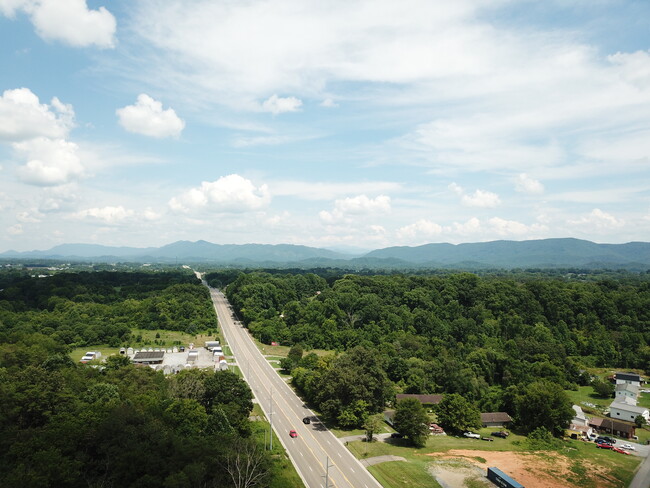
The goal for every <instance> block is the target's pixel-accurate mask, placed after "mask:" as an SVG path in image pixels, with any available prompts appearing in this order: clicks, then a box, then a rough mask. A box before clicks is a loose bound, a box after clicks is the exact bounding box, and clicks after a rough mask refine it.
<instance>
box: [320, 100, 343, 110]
mask: <svg viewBox="0 0 650 488" xmlns="http://www.w3.org/2000/svg"><path fill="white" fill-rule="evenodd" d="M320 106H321V107H327V108H333V107H338V106H339V104H338V103H336V102H335V101H334V99H332V98H326V99H325V100H323V101H322V102H321V103H320Z"/></svg>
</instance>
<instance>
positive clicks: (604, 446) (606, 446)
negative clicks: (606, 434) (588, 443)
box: [596, 442, 612, 449]
mask: <svg viewBox="0 0 650 488" xmlns="http://www.w3.org/2000/svg"><path fill="white" fill-rule="evenodd" d="M596 448H598V449H611V448H612V445H611V444H607V442H598V443H596Z"/></svg>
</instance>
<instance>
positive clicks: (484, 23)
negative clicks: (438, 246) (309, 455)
mask: <svg viewBox="0 0 650 488" xmlns="http://www.w3.org/2000/svg"><path fill="white" fill-rule="evenodd" d="M0 229H1V231H0V252H2V251H6V250H18V251H25V250H34V249H49V248H51V247H53V246H55V245H58V244H62V243H96V244H104V245H111V246H135V247H146V246H161V245H165V244H169V243H172V242H175V241H178V240H190V241H196V240H200V239H203V240H206V241H209V242H214V243H218V244H244V243H261V244H279V243H287V244H301V245H307V246H314V247H324V248H334V249H352V248H361V249H376V248H383V247H388V246H395V245H406V246H415V245H421V244H425V243H430V242H450V243H461V242H482V241H492V240H500V239H507V240H517V241H520V240H527V239H543V238H552V237H575V238H580V239H588V240H591V241H594V242H601V243H623V242H630V241H648V240H650V232H649V231H650V2H648V1H647V0H638V1H632V0H630V1H624V0H543V1H532V0H454V1H453V2H448V1H434V0H401V1H399V2H396V1H395V0H329V1H327V2H323V1H313V0H239V1H235V0H165V1H154V0H111V1H108V0H101V1H95V0H0Z"/></svg>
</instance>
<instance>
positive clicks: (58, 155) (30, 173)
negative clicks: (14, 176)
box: [13, 137, 84, 186]
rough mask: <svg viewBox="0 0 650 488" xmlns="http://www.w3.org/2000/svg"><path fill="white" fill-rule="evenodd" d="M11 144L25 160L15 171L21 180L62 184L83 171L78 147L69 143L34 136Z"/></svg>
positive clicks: (45, 183) (77, 176)
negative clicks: (34, 137)
mask: <svg viewBox="0 0 650 488" xmlns="http://www.w3.org/2000/svg"><path fill="white" fill-rule="evenodd" d="M13 147H14V149H15V151H16V152H17V153H18V154H19V155H20V156H21V157H22V158H23V159H25V160H26V161H27V163H26V164H25V165H23V166H21V167H20V168H18V170H17V173H18V177H19V178H20V179H21V180H22V181H23V182H25V183H29V184H32V185H39V186H53V185H62V184H64V183H68V182H69V181H71V180H73V179H75V178H79V177H80V176H82V175H83V174H84V167H83V165H82V164H81V160H80V158H79V155H78V150H79V147H78V146H77V145H76V144H75V143H73V142H68V141H65V140H63V139H47V138H45V137H38V138H36V139H30V140H28V141H23V142H17V143H14V144H13Z"/></svg>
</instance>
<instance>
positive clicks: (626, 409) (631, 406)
mask: <svg viewBox="0 0 650 488" xmlns="http://www.w3.org/2000/svg"><path fill="white" fill-rule="evenodd" d="M639 415H641V416H642V417H643V418H644V419H645V420H646V422H649V423H650V411H649V410H648V408H647V407H638V406H637V405H636V401H635V400H632V399H631V398H625V399H623V401H620V402H619V401H618V400H615V401H613V402H612V403H611V405H610V406H609V416H610V417H611V418H613V419H620V420H627V421H628V422H634V419H636V418H637V417H638V416H639Z"/></svg>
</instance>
